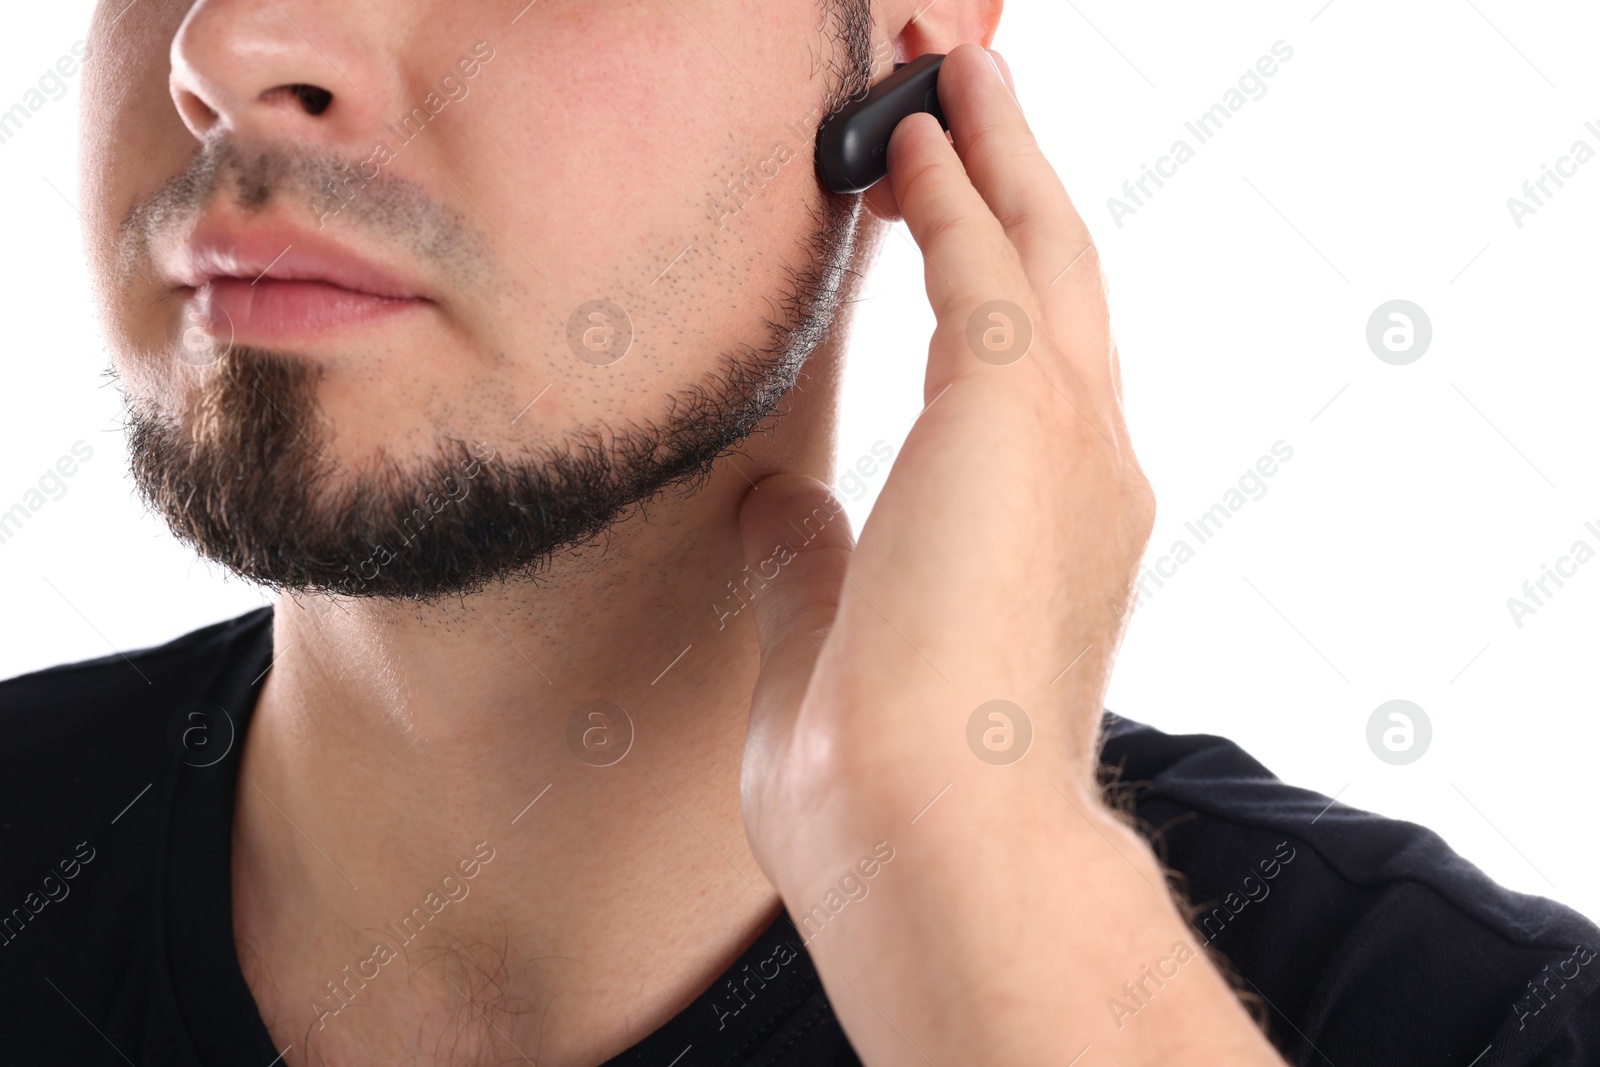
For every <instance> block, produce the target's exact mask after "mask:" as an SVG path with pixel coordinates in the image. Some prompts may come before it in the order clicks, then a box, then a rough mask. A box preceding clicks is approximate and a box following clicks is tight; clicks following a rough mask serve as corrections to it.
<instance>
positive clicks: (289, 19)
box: [169, 0, 400, 148]
mask: <svg viewBox="0 0 1600 1067" xmlns="http://www.w3.org/2000/svg"><path fill="white" fill-rule="evenodd" d="M366 6H367V5H365V4H361V3H356V2H351V0H344V2H341V3H336V4H328V3H319V2H317V0H199V2H198V3H196V4H195V5H194V7H193V8H191V9H190V11H189V14H188V16H187V17H186V18H185V19H184V20H183V24H182V25H181V26H180V27H179V28H178V32H177V35H176V36H174V37H173V40H172V73H171V77H170V81H169V88H170V91H171V93H172V100H173V103H174V104H175V105H176V106H177V109H178V114H179V115H180V116H181V117H182V118H183V122H184V125H186V126H188V127H189V130H190V132H191V133H193V134H194V135H195V137H197V138H200V139H205V138H207V137H211V136H215V135H218V134H226V135H229V136H233V137H238V138H240V139H266V140H294V141H297V142H299V143H302V144H309V145H312V146H316V147H324V148H340V147H346V148H348V147H359V146H365V147H370V144H371V141H372V140H373V137H374V135H375V132H376V130H377V129H378V127H379V126H380V125H381V124H382V123H383V120H384V116H385V115H387V114H388V113H389V112H390V111H391V109H392V107H393V102H394V100H395V98H396V97H397V95H398V86H399V84H400V76H399V72H398V69H397V67H396V60H395V58H394V57H393V56H392V55H386V54H385V50H384V47H383V42H382V40H381V35H379V34H375V33H371V32H370V31H363V28H362V17H361V16H362V12H363V10H364V8H365V7H366Z"/></svg>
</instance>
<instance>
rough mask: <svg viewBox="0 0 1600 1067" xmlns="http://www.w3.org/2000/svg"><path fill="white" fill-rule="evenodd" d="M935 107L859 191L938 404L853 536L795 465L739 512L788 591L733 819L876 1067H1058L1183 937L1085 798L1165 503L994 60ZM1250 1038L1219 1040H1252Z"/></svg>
mask: <svg viewBox="0 0 1600 1067" xmlns="http://www.w3.org/2000/svg"><path fill="white" fill-rule="evenodd" d="M939 95H940V100H941V102H942V105H943V108H944V111H945V115H946V117H947V118H948V120H949V122H950V126H951V133H952V136H953V139H954V144H953V145H952V144H951V143H950V141H949V140H947V139H946V137H945V135H944V133H943V132H942V131H941V130H940V128H939V125H938V123H937V122H936V121H935V120H934V119H933V118H932V117H931V116H927V115H914V116H912V117H911V118H908V119H907V120H906V121H904V122H903V123H901V124H900V126H899V128H898V129H897V130H896V131H895V134H894V136H893V138H892V140H891V142H890V146H889V177H888V179H887V182H888V188H887V189H885V190H877V191H874V193H873V194H872V196H873V206H874V209H875V210H878V211H880V212H881V213H885V214H891V213H896V212H898V213H902V214H903V215H904V218H905V220H906V222H907V224H908V225H909V227H910V230H911V233H912V235H913V236H914V237H915V239H916V241H917V243H918V245H919V246H920V247H921V249H922V252H923V256H924V259H925V263H926V268H925V272H924V273H925V282H926V288H927V295H928V300H929V302H930V303H931V304H932V306H933V310H934V313H935V315H936V318H937V327H936V329H935V331H934V335H933V340H932V343H931V344H930V346H929V350H928V367H927V375H926V380H925V383H924V399H925V402H926V404H927V407H926V408H925V410H924V411H923V413H922V415H921V417H920V418H919V419H918V421H917V423H916V425H915V427H914V428H913V429H912V431H911V434H910V436H909V437H908V438H907V440H906V443H905V445H904V447H903V448H902V450H901V452H900V454H899V456H898V457H897V459H896V461H895V465H894V468H893V471H892V472H891V474H890V476H889V478H888V480H887V482H886V483H885V486H884V489H883V492H882V494H881V495H880V497H879V499H878V502H877V504H876V507H875V508H874V510H873V512H872V516H871V518H870V520H869V521H868V522H867V524H866V526H865V528H864V530H863V531H862V534H861V539H860V543H859V544H858V545H853V544H852V541H851V536H850V532H849V529H848V525H847V523H846V520H845V518H844V514H843V511H842V509H841V507H840V506H839V504H838V502H837V501H835V500H833V499H832V498H831V497H830V496H829V494H828V491H827V489H826V487H824V486H823V485H822V484H821V483H819V482H816V481H815V480H813V479H810V478H806V477H803V476H800V475H793V474H785V475H777V476H774V477H772V478H769V479H767V480H765V481H763V482H762V483H761V484H760V487H759V488H758V489H756V490H753V491H752V492H751V493H750V494H749V495H748V496H747V498H746V500H745V503H744V506H743V510H742V513H741V521H742V525H743V530H744V539H745V546H746V557H747V560H748V561H749V562H750V563H751V565H752V569H755V570H757V571H758V573H760V574H761V575H762V577H763V578H764V579H766V578H767V577H768V576H769V575H774V574H775V576H773V577H771V578H770V583H769V585H768V586H767V587H766V588H765V589H763V590H762V592H761V595H760V596H759V597H757V598H756V600H755V609H756V626H757V631H758V634H759V637H760V641H761V647H762V669H761V673H760V677H759V680H758V682H757V685H756V688H755V693H754V698H753V703H752V708H751V718H750V728H749V735H748V739H747V743H746V748H745V758H744V767H743V776H742V792H743V810H744V818H745V825H746V830H747V834H748V836H749V839H750V842H751V846H752V849H753V852H754V854H755V856H756V859H757V861H758V862H759V863H760V864H761V867H762V869H763V871H764V872H765V873H766V875H767V877H768V878H769V879H770V880H771V881H772V883H773V885H774V886H776V887H777V889H778V891H779V893H780V894H781V895H782V896H783V899H784V901H785V903H786V905H787V906H788V908H789V911H790V913H791V915H792V916H793V917H794V918H795V920H796V923H797V925H798V926H799V927H800V930H801V935H802V937H803V938H805V939H806V940H807V944H808V947H809V949H810V951H811V954H812V956H813V958H814V959H815V960H816V961H817V964H818V967H819V970H820V972H821V974H822V977H823V981H824V984H825V986H826V987H827V989H828V993H829V996H830V999H831V1000H832V1002H833V1003H834V1005H835V1008H836V1010H837V1011H838V1014H839V1016H840V1019H841V1021H842V1023H843V1025H844V1026H845V1029H846V1031H847V1032H848V1033H849V1034H850V1036H851V1038H852V1041H853V1042H854V1043H855V1045H856V1048H857V1050H858V1052H860V1053H861V1054H862V1056H863V1057H864V1059H865V1060H866V1061H867V1062H868V1063H870V1064H874V1065H876V1064H884V1063H913V1062H915V1063H922V1062H923V1061H924V1060H925V1059H926V1058H927V1055H926V1054H927V1053H929V1052H931V1051H934V1050H937V1051H939V1052H941V1053H943V1055H940V1056H935V1057H934V1062H938V1063H940V1064H941V1067H942V1065H943V1064H944V1063H951V1064H954V1063H963V1062H983V1063H991V1064H992V1063H1007V1062H1016V1063H1025V1062H1026V1063H1036V1062H1037V1063H1042V1062H1045V1061H1046V1057H1048V1059H1050V1060H1051V1061H1057V1060H1059V1061H1060V1062H1063V1063H1064V1062H1066V1060H1068V1059H1070V1058H1071V1056H1072V1053H1073V1052H1074V1051H1075V1050H1076V1048H1077V1047H1079V1046H1081V1045H1082V1044H1083V1041H1081V1040H1080V1041H1078V1042H1077V1044H1076V1045H1074V1046H1073V1048H1071V1049H1068V1048H1065V1047H1064V1046H1065V1044H1066V1043H1067V1041H1068V1040H1069V1039H1068V1038H1067V1037H1066V1036H1064V1035H1063V1034H1062V1032H1061V1027H1062V1025H1063V1024H1064V1021H1071V1020H1072V1019H1075V1018H1077V1016H1076V1015H1075V1014H1074V1012H1087V1015H1085V1016H1084V1018H1085V1019H1086V1020H1087V1019H1102V1018H1103V1017H1104V1015H1105V1011H1104V1007H1103V1001H1104V997H1105V996H1106V995H1107V994H1105V993H1100V994H1099V996H1098V997H1094V996H1090V997H1088V998H1085V997H1083V996H1081V995H1080V996H1076V998H1075V999H1074V988H1073V986H1072V983H1073V982H1075V981H1081V980H1082V979H1081V977H1079V976H1078V975H1079V972H1082V973H1083V974H1089V975H1096V974H1099V973H1100V972H1101V971H1104V972H1106V979H1105V982H1104V986H1105V988H1106V989H1109V990H1115V989H1116V988H1117V986H1118V984H1119V983H1120V982H1121V981H1122V980H1123V979H1124V978H1126V977H1128V976H1130V975H1133V976H1136V975H1137V974H1138V966H1139V962H1141V961H1142V960H1143V959H1153V958H1156V956H1159V955H1162V954H1165V953H1167V952H1169V951H1170V950H1171V945H1172V936H1173V933H1172V932H1173V931H1177V932H1178V934H1180V935H1181V934H1182V933H1184V932H1186V931H1185V930H1184V928H1183V926H1182V924H1181V921H1179V920H1178V917H1177V915H1176V912H1175V910H1174V909H1173V907H1172V905H1171V902H1170V900H1169V899H1168V898H1167V896H1166V893H1165V883H1164V881H1163V880H1162V879H1161V876H1160V872H1159V867H1158V866H1157V865H1156V864H1155V863H1154V861H1153V858H1152V857H1150V856H1149V854H1148V852H1147V851H1146V850H1144V849H1143V846H1142V843H1140V842H1139V840H1138V839H1137V838H1136V837H1134V835H1132V833H1131V832H1129V831H1127V830H1126V829H1125V828H1124V827H1123V826H1122V825H1121V824H1120V823H1119V822H1117V821H1116V820H1115V819H1114V818H1112V817H1111V816H1110V814H1109V813H1108V812H1107V811H1105V809H1103V808H1102V807H1101V806H1100V800H1099V794H1098V789H1097V786H1096V765H1097V759H1096V757H1097V750H1098V729H1099V724H1100V717H1101V709H1102V701H1103V697H1104V695H1105V689H1106V685H1107V681H1108V678H1109V676H1110V671H1111V665H1112V661H1113V658H1114V655H1115V652H1116V649H1117V646H1118V643H1119V640H1120V638H1121V634H1122V630H1123V624H1124V620H1125V618H1126V615H1127V606H1128V602H1129V597H1130V592H1131V589H1132V586H1133V581H1134V576H1135V573H1136V569H1137V566H1138V561H1139V559H1140V557H1141V555H1142V553H1143V550H1144V546H1145V543H1146V541H1147V540H1148V537H1149V534H1150V529H1151V524H1152V521H1153V517H1154V501H1153V497H1152V494H1151V490H1150V486H1149V484H1148V482H1147V481H1146V479H1145V477H1144V475H1143V473H1142V471H1141V470H1140V469H1139V465H1138V463H1137V461H1136V460H1135V459H1134V455H1133V450H1132V448H1131V445H1130V443H1129V440H1128V432H1127V427H1126V425H1125V422H1124V419H1123V413H1122V407H1121V400H1120V381H1119V371H1118V365H1117V353H1116V346H1115V344H1114V342H1113V340H1112V337H1111V330H1110V324H1109V318H1108V313H1107V308H1106V301H1105V290H1104V285H1103V282H1102V279H1101V274H1100V264H1099V258H1098V256H1097V255H1096V253H1095V249H1094V244H1093V242H1092V240H1091V238H1090V236H1089V233H1088V230H1087V228H1086V227H1085V226H1084V223H1083V221H1082V219H1081V218H1079V216H1078V214H1077V212H1076V211H1075V210H1074V208H1073V206H1072V203H1071V201H1070V200H1069V199H1068V197H1067V194H1066V191H1065V190H1064V188H1063V187H1062V185H1061V182H1060V181H1059V179H1058V178H1057V177H1056V175H1055V173H1054V171H1053V170H1052V169H1051V167H1050V165H1049V164H1048V163H1047V162H1046V160H1045V159H1044V157H1043V155H1042V154H1041V153H1040V150H1039V147H1038V145H1037V144H1036V142H1035V141H1034V138H1033V136H1032V134H1031V132H1030V131H1029V129H1028V126H1027V123H1026V122H1025V120H1024V119H1023V116H1022V113H1021V111H1020V109H1019V107H1018V105H1017V102H1016V100H1015V98H1014V95H1013V92H1012V90H1011V89H1010V88H1009V87H1008V85H1007V83H1006V80H1005V79H1004V76H1003V75H1002V74H1001V73H1000V71H999V69H998V67H997V66H996V64H995V62H994V61H993V60H992V59H991V57H990V56H989V54H987V53H986V52H985V51H984V50H983V49H982V48H979V47H977V46H975V45H963V46H962V47H960V48H957V49H955V50H954V51H953V52H951V53H950V55H949V56H948V58H947V59H946V60H945V63H944V67H943V71H942V73H941V77H940V82H939ZM993 700H1005V701H1009V702H1011V703H1012V704H1014V705H1015V706H1016V708H1018V709H1020V714H1016V713H1012V714H1008V715H1007V716H1006V717H1005V718H1003V719H997V720H988V719H986V718H984V717H983V716H982V715H980V716H979V723H978V726H979V729H978V731H977V733H978V735H979V738H978V742H977V744H976V746H972V745H969V721H970V720H972V718H973V716H974V713H975V712H976V711H977V710H978V709H979V707H980V705H984V704H986V703H987V702H989V701H993ZM1006 719H1009V720H1010V722H1011V726H1012V728H1013V732H1012V734H1011V739H1010V743H1011V745H1012V746H1013V747H1012V748H1011V749H1010V750H1009V751H1006V750H1004V749H1003V748H1002V750H1001V751H998V752H996V751H993V750H992V744H991V745H990V746H986V745H985V744H984V741H983V738H982V734H983V731H984V729H988V728H993V729H994V730H996V731H998V735H997V736H998V738H999V740H1001V741H1003V740H1004V739H1005V723H1006ZM1027 727H1031V741H1026V742H1025V741H1024V734H1025V733H1027V732H1028V730H1027V729H1026V728H1027ZM995 738H996V735H991V737H990V741H991V742H994V741H995ZM1024 745H1025V746H1026V748H1025V751H1023V749H1022V746H1024ZM979 753H988V755H989V758H988V759H985V758H984V757H983V756H981V755H980V754H979ZM1011 755H1020V756H1021V758H1020V759H1017V760H1016V761H1015V762H1011V763H1009V764H1007V763H1004V762H1003V760H1004V759H1005V758H1006V757H1007V756H1011ZM997 761H998V765H997ZM1091 831H1092V832H1091ZM1112 841H1116V842H1117V847H1116V848H1113V846H1112V844H1111V842H1112ZM879 842H882V843H883V844H882V845H878V843H879ZM875 845H878V848H877V851H876V852H874V846H875ZM1119 850H1120V853H1121V854H1119ZM885 855H890V856H891V857H892V858H891V859H890V860H889V861H888V862H884V861H883V857H884V856H885ZM863 861H865V862H863ZM1140 864H1142V865H1143V866H1142V867H1140V866H1139V865H1140ZM869 869H870V870H871V871H872V874H871V877H870V878H869V877H868V876H867V873H866V872H867V871H868V870H869ZM1142 871H1143V872H1145V878H1144V880H1143V881H1142V882H1141V881H1140V879H1138V878H1136V877H1135V875H1138V874H1140V873H1141V872H1142ZM1089 876H1092V877H1094V878H1096V879H1098V882H1097V885H1096V887H1095V890H1094V891H1095V892H1104V891H1106V890H1111V891H1114V892H1115V893H1116V894H1117V895H1118V896H1119V897H1120V898H1121V899H1122V900H1123V901H1124V902H1125V903H1127V902H1132V903H1133V904H1135V905H1136V906H1138V907H1142V908H1145V909H1147V911H1148V912H1149V914H1152V915H1155V916H1156V918H1157V920H1160V919H1161V918H1162V917H1163V916H1164V917H1165V919H1166V920H1170V923H1169V926H1168V927H1165V928H1163V927H1162V926H1161V925H1160V922H1159V921H1146V918H1145V914H1144V913H1135V914H1134V916H1133V917H1132V918H1130V920H1129V921H1130V922H1132V923H1136V924H1140V925H1142V927H1147V928H1148V929H1143V928H1141V929H1136V930H1126V931H1118V930H1114V929H1113V930H1111V931H1110V933H1109V938H1108V928H1107V927H1106V926H1105V925H1103V924H1102V923H1101V922H1100V921H1098V920H1097V919H1096V918H1095V916H1094V914H1093V913H1092V912H1090V913H1083V912H1079V913H1078V914H1075V915H1074V914H1071V908H1072V894H1073V893H1074V891H1075V889H1074V885H1075V883H1076V882H1078V881H1079V880H1081V879H1083V878H1085V877H1089ZM846 879H849V880H848V881H846ZM1130 881H1131V883H1132V884H1131V885H1130V884H1129V883H1130ZM1158 885H1159V886H1160V888H1157V886H1158ZM853 887H864V889H865V892H866V893H867V895H866V896H864V897H857V896H856V894H857V893H859V892H860V888H853ZM830 894H831V896H830ZM1084 899H1085V900H1087V899H1088V898H1087V897H1085V898H1084ZM841 902H842V903H841ZM819 908H820V910H818V909H819ZM836 909H837V910H836ZM1064 909H1065V912H1066V913H1065V914H1063V912H1064ZM808 917H809V918H808ZM1107 940H1109V942H1110V943H1111V945H1112V946H1113V947H1111V948H1108V947H1107V945H1106V944H1103V943H1102V942H1104V941H1107ZM1130 947H1131V951H1130ZM1145 952H1151V953H1154V955H1150V956H1146V957H1142V958H1141V957H1139V954H1140V953H1145ZM1197 966H1201V967H1203V966H1205V964H1204V963H1201V964H1199V965H1197ZM1119 967H1127V968H1128V970H1127V973H1126V974H1124V973H1121V972H1120V971H1119V970H1118V968H1119ZM1112 975H1114V977H1112ZM1213 978H1215V975H1213ZM1191 985H1192V986H1193V987H1194V989H1195V990H1196V991H1199V990H1202V989H1205V988H1211V987H1207V986H1205V984H1204V982H1196V983H1191ZM1211 992H1213V993H1216V994H1218V995H1220V996H1222V997H1225V998H1227V999H1228V1001H1230V1002H1231V995H1230V994H1228V993H1227V990H1226V987H1225V986H1224V985H1222V984H1221V982H1220V979H1217V980H1216V983H1215V988H1212V989H1211ZM1172 1000H1173V1001H1174V1002H1179V1001H1182V1003H1184V1004H1186V1003H1187V1001H1183V998H1182V997H1181V996H1179V995H1176V994H1175V995H1174V996H1173V997H1172ZM1180 1006H1181V1005H1180ZM1205 1007H1206V1010H1207V1011H1210V1010H1211V1008H1210V1005H1206V1006H1205ZM1234 1007H1235V1008H1237V1004H1235V1005H1234ZM1215 1017H1216V1018H1221V1019H1227V1018H1228V1016H1227V1014H1226V1011H1224V1012H1223V1013H1222V1014H1220V1015H1216V1016H1215ZM1238 1018H1239V1020H1240V1021H1241V1022H1243V1024H1244V1025H1245V1026H1246V1027H1248V1022H1247V1021H1246V1020H1245V1017H1244V1015H1243V1012H1242V1010H1240V1011H1239V1013H1238ZM1213 1022H1214V1020H1213ZM885 1023H888V1024H889V1025H885ZM1085 1025H1088V1023H1087V1022H1085ZM1248 1033H1253V1031H1249V1032H1248ZM1248 1033H1247V1035H1246V1036H1245V1037H1242V1038H1240V1040H1241V1041H1243V1042H1244V1044H1241V1045H1229V1046H1227V1047H1229V1048H1230V1049H1233V1050H1234V1051H1235V1052H1237V1051H1238V1050H1239V1049H1246V1050H1250V1051H1256V1052H1259V1051H1260V1049H1261V1048H1264V1047H1265V1045H1264V1042H1260V1039H1259V1035H1256V1037H1255V1038H1254V1040H1255V1041H1256V1042H1260V1044H1259V1046H1258V1045H1257V1044H1252V1043H1251V1041H1252V1039H1251V1038H1250V1037H1249V1036H1248ZM1187 1036H1192V1034H1191V1035H1187ZM1130 1047H1131V1045H1130ZM1186 1047H1189V1048H1190V1049H1191V1051H1192V1048H1193V1046H1186ZM1269 1052H1270V1050H1269ZM1063 1053H1065V1054H1064V1055H1063ZM1101 1062H1106V1061H1104V1060H1102V1061H1101ZM1129 1062H1132V1061H1129Z"/></svg>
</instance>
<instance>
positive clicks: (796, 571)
mask: <svg viewBox="0 0 1600 1067" xmlns="http://www.w3.org/2000/svg"><path fill="white" fill-rule="evenodd" d="M739 526H740V530H741V532H742V536H743V541H744V558H745V564H746V568H745V572H744V575H743V577H742V578H741V580H740V582H739V586H740V588H739V589H738V590H737V592H738V593H739V595H740V597H741V599H748V600H749V601H750V603H751V605H752V607H753V609H754V613H755V624H756V636H757V639H758V640H759V641H760V643H761V675H760V677H759V679H758V680H757V682H756V688H755V696H754V701H753V704H752V707H751V722H750V729H751V731H752V732H767V731H769V730H770V731H775V734H776V736H783V731H784V730H786V729H787V724H788V721H789V720H790V719H791V718H792V717H793V715H794V711H795V709H796V708H797V707H798V706H799V703H800V698H801V697H802V696H803V695H804V694H805V690H806V685H807V684H808V682H809V681H810V678H811V672H812V668H813V666H814V665H815V663H816V659H817V653H818V651H819V650H820V648H821V645H822V638H823V637H825V636H826V634H827V632H828V630H829V628H830V627H831V626H832V625H833V618H834V614H835V613H836V612H837V610H838V607H839V590H840V588H841V587H842V586H843V584H844V573H845V567H846V566H847V565H848V564H849V562H850V557H851V554H852V552H853V550H854V548H855V538H854V536H853V535H852V534H851V532H850V520H849V518H848V517H847V516H846V515H845V513H844V505H843V504H841V503H840V502H839V501H838V500H837V499H836V498H835V497H834V496H833V494H832V493H830V492H829V491H828V487H827V486H825V485H823V484H822V483H821V482H819V481H817V480H816V479H814V478H809V477H806V476H805V475H801V474H777V475H773V476H772V477H770V478H765V479H763V480H762V481H761V482H760V484H758V485H757V486H756V487H755V488H754V489H752V490H751V491H750V492H749V493H748V494H747V495H746V496H745V499H744V503H743V504H742V505H741V506H740V509H739Z"/></svg>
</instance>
